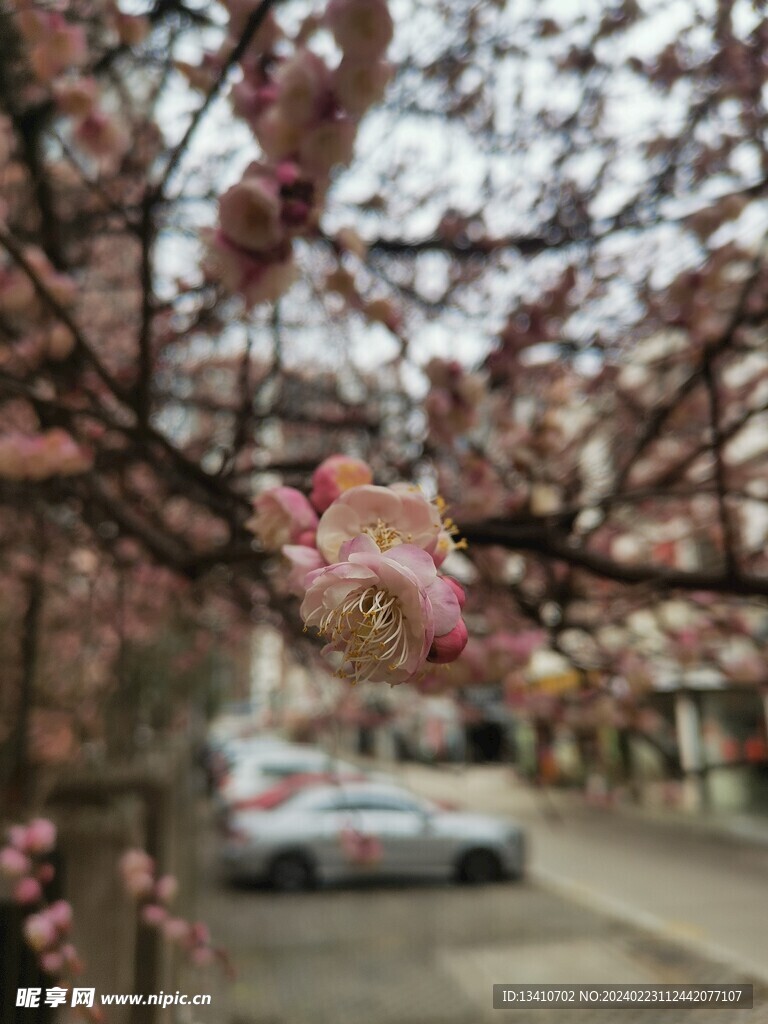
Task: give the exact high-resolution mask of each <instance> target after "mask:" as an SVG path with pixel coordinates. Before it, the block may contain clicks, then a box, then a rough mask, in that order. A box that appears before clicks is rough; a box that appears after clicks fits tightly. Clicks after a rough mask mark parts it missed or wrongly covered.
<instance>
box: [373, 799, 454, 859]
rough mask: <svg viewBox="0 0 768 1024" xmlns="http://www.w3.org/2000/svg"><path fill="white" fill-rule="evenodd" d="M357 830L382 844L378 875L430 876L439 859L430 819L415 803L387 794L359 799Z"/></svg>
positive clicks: (416, 802)
mask: <svg viewBox="0 0 768 1024" xmlns="http://www.w3.org/2000/svg"><path fill="white" fill-rule="evenodd" d="M356 809H357V812H358V814H359V821H360V828H361V830H362V831H363V832H364V833H365V834H368V835H373V836H376V837H377V838H378V840H379V842H380V844H381V866H380V873H381V874H387V875H392V876H395V877H412V876H418V875H432V874H434V873H436V871H437V870H438V858H437V856H436V850H435V845H434V836H433V834H432V830H431V827H430V821H429V816H428V815H427V814H425V811H424V808H423V807H422V806H421V805H420V804H419V803H418V801H415V800H410V799H408V798H407V797H402V798H401V797H399V796H397V795H390V794H376V795H371V796H368V797H365V798H363V799H361V800H360V801H359V803H358V805H357V808H356Z"/></svg>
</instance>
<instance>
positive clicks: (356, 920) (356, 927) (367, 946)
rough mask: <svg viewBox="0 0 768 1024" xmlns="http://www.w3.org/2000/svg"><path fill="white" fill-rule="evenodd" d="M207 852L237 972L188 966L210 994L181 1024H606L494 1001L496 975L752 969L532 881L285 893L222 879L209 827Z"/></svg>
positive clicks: (743, 1021)
mask: <svg viewBox="0 0 768 1024" xmlns="http://www.w3.org/2000/svg"><path fill="white" fill-rule="evenodd" d="M536 845H537V846H539V845H540V842H539V839H538V837H537V844H536ZM543 849H544V848H543V847H542V853H543ZM204 859H205V862H206V863H205V870H204V876H203V877H204V882H203V887H202V891H201V894H200V897H201V898H200V904H201V905H200V913H201V916H202V917H203V918H204V919H205V920H206V921H207V922H208V923H209V924H210V926H211V928H212V930H213V932H214V935H215V936H216V938H217V940H218V941H220V942H222V943H223V944H226V945H227V946H228V947H229V949H230V951H231V952H232V954H233V958H234V961H235V964H236V966H237V969H238V972H239V978H238V981H237V982H236V983H235V984H234V985H233V986H231V987H227V986H225V985H223V984H221V983H218V982H214V981H212V980H211V976H210V975H207V974H205V975H203V974H201V975H199V976H196V977H193V978H190V980H189V983H188V985H187V990H188V991H192V990H194V988H195V986H197V988H198V990H199V991H203V992H208V991H209V992H211V993H212V995H213V997H214V1001H213V1004H212V1006H211V1007H210V1008H207V1009H205V1010H198V1011H196V1013H195V1014H190V1015H189V1016H188V1017H187V1018H185V1021H186V1024H484V1022H491V1021H495V1022H496V1024H499V1021H501V1020H504V1019H507V1020H514V1021H515V1022H516V1024H517V1022H519V1024H528V1022H529V1021H530V1022H533V1024H592V1022H593V1021H594V1022H598V1024H610V1022H611V1021H612V1020H613V1019H614V1016H615V1013H614V1011H588V1010H583V1011H574V1012H571V1011H567V1010H558V1011H551V1010H549V1011H548V1010H536V1011H535V1012H534V1011H528V1012H525V1011H523V1012H521V1011H494V1010H491V1009H490V1003H491V986H492V984H493V983H494V982H517V983H527V982H553V983H557V982H595V983H615V982H619V981H623V982H633V983H643V982H686V981H691V982H693V981H696V982H701V983H704V982H709V983H712V982H718V983H726V982H730V981H738V980H743V978H741V977H740V976H739V975H738V972H735V971H731V970H728V969H724V968H722V967H715V966H713V965H712V964H711V963H710V962H708V961H707V960H706V959H704V958H702V957H700V956H697V955H694V954H692V953H691V952H690V951H686V950H684V949H682V948H680V947H678V946H675V945H674V944H671V943H669V942H665V941H662V940H659V939H658V938H654V937H653V936H650V935H649V934H648V933H647V932H643V931H639V930H637V929H635V928H632V927H630V926H629V925H627V924H626V923H624V922H621V921H618V920H616V919H613V918H610V917H606V916H604V915H602V914H600V913H596V912H594V911H592V910H590V909H588V908H587V907H585V906H584V905H582V904H580V903H579V902H576V901H574V900H572V899H566V898H563V896H561V895H559V894H557V893H556V892H552V891H548V890H547V889H546V888H542V887H541V886H539V885H536V884H535V883H533V882H531V881H527V882H523V883H515V884H503V885H496V886H489V887H484V888H478V889H470V888H461V887H454V886H440V885H427V886H412V887H392V886H389V887H385V888H382V887H378V888H377V887H366V888H359V887H358V888H355V887H351V888H350V887H347V888H336V889H329V890H325V891H320V892H315V893H308V894H301V895H277V894H272V893H269V892H267V891H264V890H259V889H232V888H228V887H226V886H223V885H222V884H221V883H220V882H219V880H218V877H217V872H216V870H215V864H214V859H213V839H212V836H211V835H210V834H209V835H208V838H207V843H206V850H205V857H204ZM691 1012H692V1011H689V1010H677V1011H666V1010H665V1011H646V1010H623V1011H622V1012H621V1014H620V1018H619V1019H620V1020H621V1021H623V1022H624V1024H635V1022H636V1021H637V1022H642V1024H694V1022H695V1018H692V1017H691ZM697 1016H698V1015H697ZM706 1024H768V1002H766V1001H765V999H764V998H763V997H762V996H760V997H759V999H758V1008H757V1009H755V1010H753V1011H748V1010H730V1011H728V1010H726V1011H707V1012H706Z"/></svg>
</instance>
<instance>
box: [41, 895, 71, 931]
mask: <svg viewBox="0 0 768 1024" xmlns="http://www.w3.org/2000/svg"><path fill="white" fill-rule="evenodd" d="M46 916H47V917H48V919H49V920H50V921H52V922H53V924H54V925H55V926H56V928H57V929H58V930H59V931H60V932H66V931H69V929H70V928H71V927H72V906H71V905H70V904H69V903H67V901H66V900H56V902H55V903H52V904H51V905H50V907H48V910H47V911H46Z"/></svg>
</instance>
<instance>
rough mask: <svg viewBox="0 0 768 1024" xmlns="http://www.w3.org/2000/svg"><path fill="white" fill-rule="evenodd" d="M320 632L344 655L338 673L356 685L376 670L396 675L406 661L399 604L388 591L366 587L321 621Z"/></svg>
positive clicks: (405, 642)
mask: <svg viewBox="0 0 768 1024" xmlns="http://www.w3.org/2000/svg"><path fill="white" fill-rule="evenodd" d="M318 630H319V632H320V633H321V634H322V635H324V636H326V637H328V640H329V641H330V643H331V644H332V645H333V646H334V647H335V649H336V650H337V651H339V652H340V653H341V654H342V656H343V659H344V660H343V662H342V665H341V668H340V669H339V672H338V674H339V675H340V676H342V678H345V677H351V678H352V680H353V681H354V682H356V683H358V682H364V681H365V680H367V679H370V678H371V677H372V676H373V675H374V673H375V672H376V671H377V670H381V669H383V668H386V670H387V671H388V672H395V671H397V669H399V668H402V666H403V665H404V664H405V662H406V661H407V660H408V654H409V653H410V652H409V649H408V634H407V631H406V624H405V617H404V615H403V611H402V608H401V606H400V602H399V600H398V599H397V598H396V597H393V596H392V595H391V594H390V593H388V591H386V590H383V589H380V588H378V587H368V588H367V589H365V590H363V591H362V593H361V592H359V591H358V592H357V593H355V594H353V595H352V596H351V597H349V598H347V600H346V601H345V602H344V604H342V605H341V606H340V607H338V608H332V609H331V611H329V612H326V614H325V615H324V616H323V617H322V619H321V620H320V624H319V626H318Z"/></svg>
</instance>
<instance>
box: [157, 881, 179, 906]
mask: <svg viewBox="0 0 768 1024" xmlns="http://www.w3.org/2000/svg"><path fill="white" fill-rule="evenodd" d="M178 891H179V883H178V881H177V880H176V879H175V878H174V876H173V875H162V876H161V877H160V878H158V880H157V885H156V886H155V895H156V896H157V899H158V900H159V901H160V903H165V904H168V903H172V902H173V900H174V899H175V897H176V893H177V892H178Z"/></svg>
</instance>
